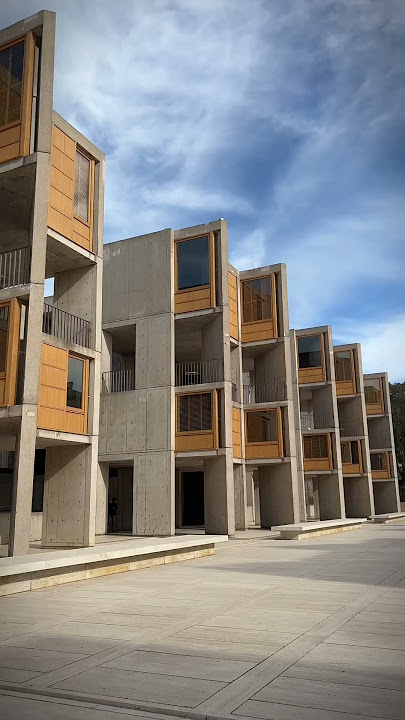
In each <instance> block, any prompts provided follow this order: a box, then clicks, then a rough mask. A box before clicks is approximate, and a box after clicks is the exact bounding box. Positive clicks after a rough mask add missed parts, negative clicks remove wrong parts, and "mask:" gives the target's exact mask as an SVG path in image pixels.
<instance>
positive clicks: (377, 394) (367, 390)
mask: <svg viewBox="0 0 405 720" xmlns="http://www.w3.org/2000/svg"><path fill="white" fill-rule="evenodd" d="M364 396H365V400H366V405H380V404H381V383H380V378H375V379H374V380H367V385H366V383H364Z"/></svg>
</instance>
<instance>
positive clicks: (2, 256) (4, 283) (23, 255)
mask: <svg viewBox="0 0 405 720" xmlns="http://www.w3.org/2000/svg"><path fill="white" fill-rule="evenodd" d="M30 266H31V248H30V247H23V248H16V249H15V250H7V252H2V253H0V290H4V289H5V288H11V287H17V286H18V285H26V284H27V283H28V282H29V280H30Z"/></svg>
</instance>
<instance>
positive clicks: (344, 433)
mask: <svg viewBox="0 0 405 720" xmlns="http://www.w3.org/2000/svg"><path fill="white" fill-rule="evenodd" d="M359 435H364V428H363V424H362V423H361V422H360V421H356V420H354V421H352V422H349V423H342V424H341V425H340V437H342V438H348V437H357V436H359Z"/></svg>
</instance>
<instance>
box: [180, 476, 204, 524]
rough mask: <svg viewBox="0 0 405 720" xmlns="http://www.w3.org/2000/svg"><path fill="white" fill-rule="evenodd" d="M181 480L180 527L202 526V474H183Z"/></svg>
mask: <svg viewBox="0 0 405 720" xmlns="http://www.w3.org/2000/svg"><path fill="white" fill-rule="evenodd" d="M181 479H182V509H183V517H182V525H183V526H186V527H192V526H194V527H195V526H199V527H201V526H203V525H204V473H203V472H183V473H182V475H181Z"/></svg>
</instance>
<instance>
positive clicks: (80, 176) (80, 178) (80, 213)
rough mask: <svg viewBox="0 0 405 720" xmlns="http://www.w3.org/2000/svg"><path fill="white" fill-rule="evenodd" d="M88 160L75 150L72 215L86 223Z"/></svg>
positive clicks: (88, 204) (88, 177) (88, 178)
mask: <svg viewBox="0 0 405 720" xmlns="http://www.w3.org/2000/svg"><path fill="white" fill-rule="evenodd" d="M90 167H91V165H90V159H89V158H88V157H86V156H85V155H83V153H82V152H81V151H80V150H76V175H75V200H74V214H75V215H76V216H77V217H78V218H80V220H83V221H84V222H86V223H89V222H90V219H89V214H90Z"/></svg>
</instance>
